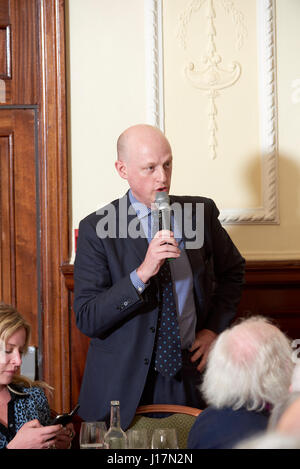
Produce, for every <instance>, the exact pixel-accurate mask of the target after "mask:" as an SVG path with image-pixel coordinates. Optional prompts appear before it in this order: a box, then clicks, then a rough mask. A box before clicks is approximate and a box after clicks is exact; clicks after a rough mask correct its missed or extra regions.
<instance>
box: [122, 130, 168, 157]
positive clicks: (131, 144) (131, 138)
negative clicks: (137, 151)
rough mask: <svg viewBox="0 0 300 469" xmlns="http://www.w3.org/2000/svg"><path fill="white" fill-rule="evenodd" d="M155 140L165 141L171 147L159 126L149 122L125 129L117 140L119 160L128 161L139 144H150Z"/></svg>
mask: <svg viewBox="0 0 300 469" xmlns="http://www.w3.org/2000/svg"><path fill="white" fill-rule="evenodd" d="M154 141H160V142H162V141H164V143H165V144H166V145H167V146H169V147H170V144H169V142H168V140H167V138H166V137H165V135H164V134H163V132H162V131H161V130H160V129H159V128H158V127H154V126H152V125H148V124H137V125H133V126H131V127H129V128H128V129H126V130H124V132H122V134H121V135H120V136H119V138H118V141H117V156H118V160H119V161H126V162H128V160H129V157H130V154H131V151H132V149H133V148H136V147H137V146H146V145H147V146H149V145H151V144H153V142H154Z"/></svg>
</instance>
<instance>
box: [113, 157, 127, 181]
mask: <svg viewBox="0 0 300 469" xmlns="http://www.w3.org/2000/svg"><path fill="white" fill-rule="evenodd" d="M115 168H116V170H117V171H118V173H119V176H121V178H123V179H127V166H126V163H125V162H124V161H122V160H117V161H116V162H115Z"/></svg>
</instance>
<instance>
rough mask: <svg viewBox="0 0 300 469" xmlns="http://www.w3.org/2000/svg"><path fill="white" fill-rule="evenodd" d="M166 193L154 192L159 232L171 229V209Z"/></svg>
mask: <svg viewBox="0 0 300 469" xmlns="http://www.w3.org/2000/svg"><path fill="white" fill-rule="evenodd" d="M169 201H170V199H169V195H168V194H167V192H156V194H155V203H156V206H157V208H158V216H159V230H170V229H171V208H170V203H169Z"/></svg>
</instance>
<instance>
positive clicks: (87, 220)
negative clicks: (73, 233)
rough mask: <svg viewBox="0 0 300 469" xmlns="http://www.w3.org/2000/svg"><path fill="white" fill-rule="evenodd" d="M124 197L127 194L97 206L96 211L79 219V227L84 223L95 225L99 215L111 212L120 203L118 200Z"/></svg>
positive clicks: (84, 224) (115, 209) (116, 208)
mask: <svg viewBox="0 0 300 469" xmlns="http://www.w3.org/2000/svg"><path fill="white" fill-rule="evenodd" d="M126 197H127V195H125V196H123V197H122V198H119V199H115V200H113V201H112V202H109V203H108V204H106V205H103V206H102V207H100V208H98V209H97V210H96V211H94V212H92V213H90V214H89V215H87V216H86V217H84V218H83V219H82V220H81V221H80V227H82V226H86V225H92V226H95V225H97V223H98V221H99V219H100V218H101V217H103V216H106V215H109V214H111V212H112V211H117V210H118V207H119V204H120V200H123V199H125V198H126Z"/></svg>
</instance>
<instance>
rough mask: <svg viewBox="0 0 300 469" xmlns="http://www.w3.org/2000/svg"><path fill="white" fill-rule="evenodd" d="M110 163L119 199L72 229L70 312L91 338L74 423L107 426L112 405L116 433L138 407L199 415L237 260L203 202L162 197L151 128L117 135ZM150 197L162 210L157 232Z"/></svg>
mask: <svg viewBox="0 0 300 469" xmlns="http://www.w3.org/2000/svg"><path fill="white" fill-rule="evenodd" d="M117 154H118V159H117V161H116V163H115V168H116V170H117V172H118V174H119V175H120V177H121V178H123V179H126V180H127V181H128V185H129V190H128V192H127V193H126V194H125V195H124V196H123V197H121V198H120V199H117V200H114V201H113V202H112V203H111V204H109V205H108V206H106V207H103V208H102V209H99V210H98V211H97V212H94V213H92V214H90V215H89V216H87V217H86V218H85V219H84V220H82V221H81V222H80V226H79V236H78V242H77V252H76V259H75V266H74V311H75V314H76V324H77V327H78V328H79V330H80V331H81V332H83V333H84V334H86V335H87V336H88V337H90V338H91V340H90V345H89V350H88V354H87V358H86V366H85V371H84V376H83V380H82V385H81V391H80V398H79V403H80V415H81V417H82V418H83V419H85V420H108V419H109V412H110V401H111V400H119V401H120V403H121V422H122V427H123V428H125V429H126V428H128V426H129V425H130V423H131V421H132V419H133V417H134V415H135V411H136V408H137V407H138V406H139V405H143V404H153V403H156V404H179V405H188V406H193V407H198V408H203V407H205V402H204V401H203V399H202V396H201V395H200V391H199V384H200V383H201V380H202V371H203V369H204V367H205V363H206V359H207V355H208V352H209V348H210V346H211V344H212V342H213V341H214V340H215V338H216V337H217V335H218V334H219V333H220V332H222V331H223V330H224V329H225V328H226V327H228V326H229V324H230V323H231V321H232V319H233V318H234V317H235V315H236V308H237V305H238V302H239V299H240V295H241V288H242V284H243V275H244V259H243V258H242V256H241V255H240V253H239V251H238V250H237V248H236V247H235V245H234V244H233V242H232V240H231V239H230V237H229V236H228V234H227V232H226V231H225V230H224V229H223V227H222V226H221V224H220V222H219V220H218V215H219V211H218V209H217V207H216V205H215V204H214V202H213V201H212V200H211V199H208V198H204V197H189V196H169V191H170V186H171V176H172V165H173V158H172V150H171V146H170V144H169V142H168V140H167V139H166V137H165V135H164V134H163V133H162V132H161V131H160V130H159V129H158V128H156V127H152V126H150V125H144V124H140V125H135V126H132V127H130V128H129V129H127V130H125V131H124V132H123V133H122V134H121V136H120V137H119V139H118V142H117ZM157 193H165V196H166V198H167V200H168V204H167V209H169V208H170V226H169V227H167V229H166V227H162V226H161V224H160V214H161V213H162V211H161V210H160V207H158V206H157V204H156V203H155V201H156V194H157ZM185 214H187V216H185ZM198 234H199V236H198ZM197 236H198V238H197ZM193 237H194V238H193ZM199 240H200V241H199Z"/></svg>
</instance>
